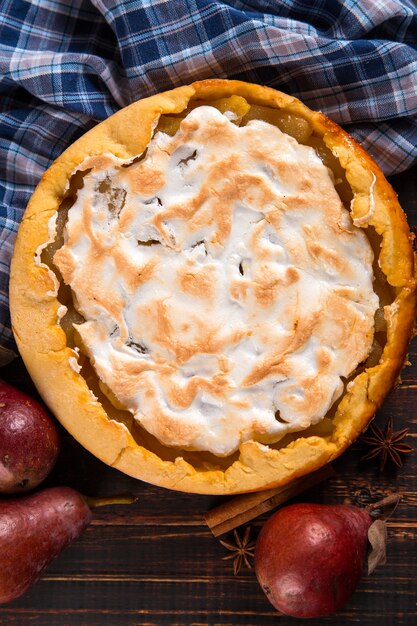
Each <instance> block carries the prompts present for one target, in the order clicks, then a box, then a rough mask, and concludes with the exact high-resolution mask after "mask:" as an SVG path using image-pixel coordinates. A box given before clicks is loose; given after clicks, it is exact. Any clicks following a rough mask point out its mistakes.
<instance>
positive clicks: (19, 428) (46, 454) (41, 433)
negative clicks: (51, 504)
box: [0, 380, 60, 493]
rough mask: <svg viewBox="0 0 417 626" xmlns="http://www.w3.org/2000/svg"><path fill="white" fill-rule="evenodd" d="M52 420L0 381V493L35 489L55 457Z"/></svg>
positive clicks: (56, 437) (55, 435)
mask: <svg viewBox="0 0 417 626" xmlns="http://www.w3.org/2000/svg"><path fill="white" fill-rule="evenodd" d="M59 448H60V444H59V435H58V430H57V427H56V426H55V423H54V421H53V419H52V418H51V417H50V415H49V414H48V413H47V411H46V409H45V408H44V407H43V406H42V405H41V404H39V402H37V401H36V400H34V399H33V398H31V397H30V396H28V395H26V394H25V393H23V392H21V391H19V390H18V389H15V388H14V387H12V386H11V385H8V384H7V383H5V382H3V381H1V380H0V493H19V492H24V491H29V489H33V488H34V487H37V486H38V485H39V484H40V483H41V482H42V481H43V480H44V479H45V478H46V477H47V476H48V474H49V473H50V472H51V470H52V468H53V466H54V465H55V461H56V459H57V457H58V453H59Z"/></svg>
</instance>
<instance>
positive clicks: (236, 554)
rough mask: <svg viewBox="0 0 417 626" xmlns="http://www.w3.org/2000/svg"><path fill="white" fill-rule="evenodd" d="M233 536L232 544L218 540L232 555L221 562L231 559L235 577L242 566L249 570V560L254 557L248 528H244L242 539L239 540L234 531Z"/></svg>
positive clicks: (253, 545) (253, 543)
mask: <svg viewBox="0 0 417 626" xmlns="http://www.w3.org/2000/svg"><path fill="white" fill-rule="evenodd" d="M233 535H234V543H230V542H229V541H223V540H220V543H221V544H222V546H224V547H225V548H227V550H230V551H231V553H232V554H228V555H227V556H224V557H223V559H222V560H223V561H227V560H229V559H233V574H234V575H235V576H236V575H237V574H238V573H239V572H240V570H241V568H242V565H245V566H246V567H247V568H249V569H251V568H252V565H251V563H250V560H249V559H252V558H253V557H254V554H255V541H250V526H247V527H246V530H245V533H244V535H243V537H242V538H240V536H239V533H238V532H237V530H236V529H235V530H234V531H233Z"/></svg>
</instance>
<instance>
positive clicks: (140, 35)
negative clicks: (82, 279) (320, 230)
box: [0, 0, 417, 348]
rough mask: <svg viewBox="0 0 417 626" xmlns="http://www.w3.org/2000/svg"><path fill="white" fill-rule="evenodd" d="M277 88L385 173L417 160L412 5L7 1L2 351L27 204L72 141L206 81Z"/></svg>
mask: <svg viewBox="0 0 417 626" xmlns="http://www.w3.org/2000/svg"><path fill="white" fill-rule="evenodd" d="M210 77H227V78H238V79H242V80H248V81H252V82H256V83H261V84H265V85H270V86H273V87H276V88H278V89H281V90H283V91H285V92H287V93H290V94H293V95H295V96H297V97H299V98H301V99H302V100H303V101H304V102H305V103H306V104H307V105H309V106H310V107H312V108H314V109H321V110H322V111H324V112H325V113H327V114H328V115H329V116H330V117H332V118H333V119H334V120H335V121H337V122H339V123H340V124H342V125H343V126H344V127H345V128H346V129H347V130H348V131H349V132H351V133H353V134H354V135H355V136H356V137H357V138H358V139H359V141H361V142H362V143H363V145H364V146H365V147H366V148H367V149H368V150H369V151H370V152H371V154H372V155H373V156H374V157H375V158H376V160H377V161H378V162H379V164H380V165H381V167H382V169H383V170H384V171H385V173H387V174H392V173H396V172H400V171H402V170H405V169H406V168H408V167H410V166H411V165H412V164H413V163H414V162H416V160H417V5H416V2H415V0H279V1H278V0H247V1H239V0H227V1H220V0H0V93H1V98H0V146H1V151H2V153H1V159H0V346H5V347H9V348H10V347H13V341H12V334H11V330H10V322H9V317H8V297H7V282H8V273H9V264H10V257H11V254H12V248H13V242H14V239H15V235H16V230H17V227H18V224H19V221H20V219H21V217H22V213H23V211H24V208H25V205H26V203H27V201H28V199H29V196H30V194H31V193H32V191H33V189H34V187H35V185H36V183H37V182H38V181H39V178H40V176H41V174H42V173H43V171H44V170H45V169H46V168H47V167H48V166H49V164H50V163H51V162H52V160H53V159H55V158H56V157H57V156H58V155H59V154H60V153H61V152H62V151H63V150H64V148H65V147H66V146H68V144H70V143H71V142H73V141H74V140H75V139H77V137H79V136H80V135H81V134H82V133H84V132H85V131H86V130H87V129H89V128H90V127H91V126H93V125H94V124H96V123H97V122H99V121H100V120H103V119H104V118H106V117H107V116H108V115H110V114H112V113H113V112H115V111H116V110H117V109H119V108H120V107H122V106H124V105H127V104H129V103H131V102H133V101H134V100H137V99H139V98H142V97H144V96H148V95H150V94H153V93H155V92H157V91H161V90H164V89H170V88H172V87H175V86H179V85H182V84H186V83H189V82H191V81H193V80H196V79H203V78H210Z"/></svg>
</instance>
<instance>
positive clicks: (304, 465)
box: [10, 79, 417, 495]
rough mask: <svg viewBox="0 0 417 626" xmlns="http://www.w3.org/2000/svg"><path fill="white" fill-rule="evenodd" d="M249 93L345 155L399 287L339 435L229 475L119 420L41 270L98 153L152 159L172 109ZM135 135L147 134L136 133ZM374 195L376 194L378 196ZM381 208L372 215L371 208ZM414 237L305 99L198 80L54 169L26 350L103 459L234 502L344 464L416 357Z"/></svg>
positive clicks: (56, 402)
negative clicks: (59, 214)
mask: <svg viewBox="0 0 417 626" xmlns="http://www.w3.org/2000/svg"><path fill="white" fill-rule="evenodd" d="M231 95H241V96H243V97H245V98H247V99H248V100H249V101H250V102H251V103H252V104H262V105H265V106H269V107H278V108H281V107H285V108H286V109H287V110H289V111H290V112H293V113H294V114H296V115H300V116H302V117H304V118H305V119H307V120H308V121H309V123H310V124H311V126H312V127H313V129H314V131H315V132H316V133H318V134H320V135H322V136H323V140H324V142H325V143H326V145H327V146H328V147H329V148H330V149H331V150H332V151H333V153H334V154H336V155H337V156H338V157H339V160H340V162H341V164H342V166H343V167H344V169H345V171H346V174H347V178H348V180H349V183H350V185H351V187H352V189H353V191H354V193H355V200H354V203H353V207H352V216H353V217H357V218H362V220H363V221H364V225H365V226H366V225H367V224H368V223H369V224H370V225H371V226H373V227H374V228H375V229H376V231H377V232H378V233H379V234H380V235H381V236H382V242H383V243H382V246H381V253H380V256H379V263H380V266H381V268H382V269H383V271H384V273H385V275H386V276H387V277H388V279H389V282H390V283H391V285H392V286H393V288H394V289H395V292H396V298H395V301H394V303H393V304H392V305H391V306H390V307H389V308H388V309H387V310H386V319H387V328H388V332H387V343H386V345H385V348H384V351H383V354H382V357H381V359H380V361H379V363H378V364H377V365H376V366H375V367H371V368H369V369H367V370H365V371H364V372H363V373H361V374H360V375H358V376H357V377H356V378H355V379H354V380H353V381H352V383H351V384H350V386H349V390H348V391H347V392H346V393H345V395H344V396H343V399H342V401H341V402H340V404H339V406H338V409H337V412H336V415H335V417H334V423H335V430H334V432H333V433H332V435H331V436H329V437H320V436H310V437H302V436H301V435H300V437H299V438H298V439H297V440H295V441H293V442H292V443H291V444H289V445H288V446H287V447H285V448H281V449H280V450H274V449H273V448H268V447H266V446H263V445H259V444H257V443H255V442H251V441H249V442H246V443H244V444H242V445H241V447H240V456H239V459H238V460H237V461H235V462H234V463H233V464H232V465H231V466H229V467H228V468H227V469H226V470H225V471H223V470H222V469H218V470H216V469H209V470H205V469H198V468H196V467H194V466H192V465H191V464H190V463H188V462H187V461H185V460H184V459H183V458H182V457H178V458H177V459H176V460H175V462H170V461H164V460H162V459H160V458H159V457H158V456H157V455H156V454H154V453H153V452H151V451H149V450H147V449H146V448H144V447H142V446H139V445H138V444H137V443H136V441H135V440H134V438H133V436H132V435H131V434H130V432H129V430H128V429H127V428H126V427H125V426H124V425H123V424H121V423H118V422H115V421H113V420H110V419H109V418H108V416H107V414H106V413H105V411H104V409H103V407H102V406H101V404H100V403H99V402H98V401H97V400H96V399H95V398H94V396H93V394H92V393H91V391H90V390H89V388H88V386H87V383H86V381H85V380H84V379H83V378H82V376H81V375H80V374H78V373H77V372H76V371H75V369H73V368H72V367H71V365H70V361H69V359H70V358H71V357H77V355H76V353H75V352H74V350H73V349H72V348H69V347H68V346H67V345H66V337H65V333H64V331H63V330H62V328H61V327H60V326H59V325H58V309H59V306H60V303H59V302H58V299H57V297H56V296H54V295H53V291H54V284H53V281H52V279H51V276H50V272H48V269H47V268H46V267H45V266H42V265H37V264H36V263H35V254H36V251H37V250H38V248H39V246H40V245H42V244H44V243H45V242H46V241H47V240H48V237H49V235H48V222H49V219H50V218H51V217H52V216H53V215H54V214H55V213H56V211H57V209H58V207H59V205H60V203H61V201H62V198H63V195H64V192H65V187H66V185H67V182H68V180H69V178H70V176H71V174H72V173H73V171H74V170H75V169H76V167H78V166H79V165H80V164H81V163H82V162H83V160H84V159H85V158H86V157H87V156H91V155H95V154H100V153H103V152H111V153H113V154H114V155H115V156H117V157H119V158H121V159H129V158H131V157H134V156H135V155H137V154H141V153H142V152H143V150H144V149H145V148H146V146H147V144H148V143H149V141H150V139H151V136H152V133H153V128H154V126H155V121H156V120H157V119H158V117H159V115H161V114H173V113H180V112H182V111H183V110H184V109H185V108H186V106H187V104H188V102H189V100H190V99H191V98H200V99H205V98H209V99H214V98H223V97H228V96H231ZM132 128H133V129H135V132H132ZM371 194H373V198H372V199H371ZM371 206H372V209H373V210H372V211H371V210H370V208H371ZM415 268H416V258H415V254H414V252H413V248H412V236H411V235H410V231H409V228H408V225H407V221H406V217H405V214H404V212H403V211H402V209H401V207H400V205H399V203H398V200H397V196H396V194H395V192H394V191H393V189H392V187H391V186H390V184H389V183H388V181H387V180H386V179H385V177H384V175H383V173H382V172H381V170H380V169H379V167H378V166H377V165H376V163H375V162H374V161H373V159H372V158H371V156H370V155H369V154H368V153H366V152H365V151H364V150H363V148H362V147H361V146H360V145H359V144H358V143H357V142H356V141H355V140H354V139H353V138H352V137H351V136H350V135H348V134H347V133H345V132H344V131H343V130H342V129H341V128H340V127H339V126H338V125H337V124H335V123H334V122H332V121H331V120H330V119H329V118H327V117H326V116H325V115H323V114H322V113H320V112H313V111H312V110H310V109H309V108H308V107H307V106H305V105H304V104H302V103H301V102H300V101H299V100H297V99H296V98H293V97H291V96H288V95H286V94H283V93H281V92H279V91H276V90H274V89H270V88H267V87H262V86H259V85H254V84H250V83H244V82H241V81H229V80H222V79H213V80H204V81H198V82H196V83H193V84H191V85H188V86H184V87H179V88H177V89H173V90H171V91H168V92H164V93H161V94H157V95H155V96H151V97H149V98H146V99H143V100H140V101H138V102H135V103H133V104H131V105H129V106H128V107H125V108H124V109H121V110H120V111H118V112H117V113H115V114H114V115H112V116H111V117H109V118H108V119H107V120H105V121H104V122H102V123H100V124H99V125H97V126H96V127H94V128H93V129H92V130H90V131H88V132H87V133H86V134H85V135H83V136H82V137H81V138H80V139H78V140H77V141H76V142H75V143H73V144H72V145H71V146H70V147H69V148H68V149H67V150H66V151H65V152H64V153H63V154H62V155H61V156H60V157H59V158H58V159H57V160H56V161H55V162H54V163H53V164H52V165H51V167H50V168H49V169H48V170H47V171H46V172H45V174H44V175H43V177H42V179H41V181H40V183H39V184H38V186H37V188H36V190H35V192H34V194H33V196H32V198H31V200H30V202H29V204H28V206H27V209H26V211H25V214H24V216H23V220H22V222H21V225H20V228H19V231H18V235H17V239H16V244H15V250H14V254H13V259H12V265H11V273H10V309H11V318H12V327H13V331H14V335H15V339H16V343H17V345H18V348H19V351H20V354H21V356H22V358H23V360H24V362H25V365H26V367H27V369H28V372H29V374H30V375H31V377H32V380H33V382H34V383H35V385H36V387H37V389H38V391H39V393H40V395H41V396H42V398H43V399H44V401H45V402H46V404H47V405H48V406H49V408H50V409H51V411H52V412H53V413H54V414H55V416H56V417H57V418H58V420H59V421H60V422H61V423H62V425H63V426H64V427H65V428H66V429H67V430H68V431H69V433H70V434H71V435H72V436H73V437H74V438H75V439H76V440H78V442H79V443H81V444H82V445H83V446H84V447H85V448H86V449H88V450H89V451H90V452H91V453H92V454H94V455H95V456H96V457H98V458H99V459H101V460H102V461H103V462H105V463H107V464H108V465H111V466H112V467H115V468H117V469H119V470H121V471H123V472H125V473H126V474H129V475H131V476H134V477H135V478H138V479H141V480H143V481H146V482H149V483H152V484H155V485H158V486H161V487H165V488H169V489H175V490H180V491H185V492H194V493H205V494H216V495H227V494H234V493H242V492H249V491H257V490H261V489H267V488H271V487H275V486H279V485H283V484H285V483H288V482H290V481H291V480H293V479H295V478H297V477H299V476H302V475H305V474H307V473H310V472H312V471H314V470H316V469H318V468H319V467H321V466H323V465H324V464H326V463H328V462H330V461H332V460H333V459H335V458H336V457H338V456H339V455H340V454H341V453H342V452H343V451H344V450H345V449H346V448H347V447H348V446H349V445H350V444H351V443H352V442H353V441H354V440H355V439H356V438H357V436H358V435H359V434H360V433H361V432H362V431H363V430H365V429H366V427H367V426H368V424H369V422H370V420H371V419H372V417H373V416H374V414H375V412H376V411H377V409H378V408H379V407H380V406H381V404H382V402H383V400H384V399H385V397H386V395H387V394H388V392H389V391H390V390H391V389H392V388H393V386H394V385H395V382H396V380H397V378H398V376H399V374H400V371H401V369H402V367H403V366H404V363H405V362H406V355H407V347H408V343H409V341H410V339H411V337H412V335H413V332H414V321H415V316H416V308H417V293H416V270H415Z"/></svg>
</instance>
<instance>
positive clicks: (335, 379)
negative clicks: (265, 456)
mask: <svg viewBox="0 0 417 626" xmlns="http://www.w3.org/2000/svg"><path fill="white" fill-rule="evenodd" d="M231 117H232V116H231V115H227V114H222V113H220V112H219V111H218V110H217V109H215V108H214V107H211V106H200V107H197V108H195V109H193V110H192V111H191V112H190V113H189V114H188V115H187V116H186V117H185V118H184V119H183V120H182V122H181V124H180V127H179V130H178V131H177V133H176V134H175V135H174V136H173V137H170V136H169V135H167V134H165V133H163V132H156V133H155V135H154V137H153V138H152V140H151V142H150V144H149V146H148V148H147V150H146V153H145V154H144V155H141V156H140V157H138V158H135V159H134V160H131V161H129V162H124V161H122V160H120V159H118V158H116V157H114V156H113V155H111V154H106V155H100V156H96V157H89V158H88V159H87V160H86V161H85V162H84V163H83V164H82V166H81V169H82V170H84V171H85V175H84V179H83V182H84V185H83V187H82V188H81V189H79V190H78V193H77V198H76V200H75V202H74V204H73V206H72V207H71V208H70V209H69V211H68V219H67V223H66V225H65V228H64V245H63V246H62V247H61V248H60V249H58V251H57V252H56V253H55V255H54V263H55V265H56V266H57V267H58V269H59V270H60V272H61V275H62V277H63V280H64V282H65V283H66V284H68V285H70V286H71V289H72V292H73V297H74V303H75V306H76V308H77V310H78V311H79V313H81V315H82V316H83V318H84V320H85V321H84V322H82V323H80V324H77V325H76V329H77V332H78V335H79V337H80V348H81V350H82V351H83V352H85V353H86V354H87V355H88V356H89V358H90V360H91V362H92V364H93V366H94V368H95V371H96V373H97V375H98V377H99V379H100V380H101V381H102V383H104V386H105V387H106V388H108V389H109V390H110V393H111V394H113V396H114V397H115V398H116V400H117V402H118V403H120V404H121V405H122V406H123V407H125V408H126V409H127V410H129V411H131V412H132V414H133V415H134V417H135V419H136V420H138V422H139V423H140V424H141V425H142V426H143V427H144V428H145V429H146V430H148V431H149V432H150V433H152V434H153V435H154V436H156V437H157V438H158V439H159V440H160V441H161V442H162V443H163V444H165V445H168V446H177V447H180V448H182V449H190V450H204V451H210V452H212V453H214V454H216V455H219V456H226V455H229V454H231V453H233V452H234V451H235V450H236V449H237V448H238V447H239V445H240V444H241V443H242V442H244V441H247V440H251V439H252V440H255V441H258V442H260V443H272V442H276V441H278V440H279V439H280V438H282V437H283V436H284V435H285V434H287V433H289V432H294V431H301V430H303V429H305V428H307V427H309V426H310V425H312V424H316V423H318V422H319V421H320V420H321V419H322V418H323V417H324V416H325V415H326V413H327V412H328V410H329V409H330V407H331V406H332V404H333V403H334V402H335V401H336V400H337V398H339V397H340V395H341V394H342V393H343V388H344V386H343V380H342V379H343V378H346V377H348V376H349V375H350V374H351V373H352V372H353V371H354V370H355V369H356V367H357V366H358V364H359V363H361V362H362V361H364V360H365V359H366V358H367V356H368V354H369V352H370V349H371V346H372V340H373V334H374V315H375V311H376V310H377V308H378V305H379V302H378V297H377V295H376V294H375V292H374V290H373V286H372V282H373V274H372V262H373V254H372V250H371V247H370V244H369V242H368V240H367V238H366V236H365V234H364V233H363V232H362V230H361V229H360V228H357V227H356V226H354V225H353V223H352V220H351V218H350V215H349V212H348V211H347V210H346V209H345V208H344V206H343V204H342V202H341V200H340V198H339V196H338V194H337V192H336V190H335V187H334V183H333V180H332V174H331V172H330V171H329V170H328V168H327V167H326V166H325V165H324V164H323V163H322V161H321V160H320V158H319V157H318V156H317V154H316V152H315V150H314V149H313V148H311V147H309V146H304V145H301V144H299V143H298V142H297V141H296V140H295V139H294V138H292V137H290V136H289V135H287V134H286V133H283V132H281V131H280V130H279V129H278V128H277V127H275V126H273V125H271V124H269V123H267V122H263V121H260V120H251V121H250V122H248V124H247V125H246V126H237V125H236V124H234V123H233V121H231Z"/></svg>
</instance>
